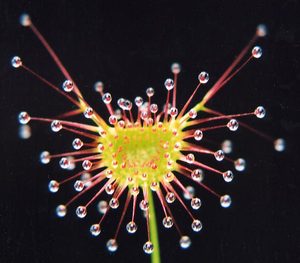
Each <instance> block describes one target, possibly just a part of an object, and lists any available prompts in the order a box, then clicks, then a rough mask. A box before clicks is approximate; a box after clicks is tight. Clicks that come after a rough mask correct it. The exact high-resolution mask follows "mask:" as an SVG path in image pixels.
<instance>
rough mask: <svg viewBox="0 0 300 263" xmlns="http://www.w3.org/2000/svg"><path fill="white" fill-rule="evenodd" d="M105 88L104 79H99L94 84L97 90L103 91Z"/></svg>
mask: <svg viewBox="0 0 300 263" xmlns="http://www.w3.org/2000/svg"><path fill="white" fill-rule="evenodd" d="M103 88H104V84H103V82H102V81H97V82H96V83H95V84H94V89H95V91H96V92H100V93H101V92H102V91H103Z"/></svg>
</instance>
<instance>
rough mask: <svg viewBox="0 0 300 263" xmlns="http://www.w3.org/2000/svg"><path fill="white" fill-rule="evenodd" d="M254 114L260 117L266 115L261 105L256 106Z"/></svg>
mask: <svg viewBox="0 0 300 263" xmlns="http://www.w3.org/2000/svg"><path fill="white" fill-rule="evenodd" d="M254 114H255V115H256V117H257V118H259V119H262V118H264V117H265V116H266V110H265V108H264V107H263V106H258V107H257V108H256V109H255V111H254Z"/></svg>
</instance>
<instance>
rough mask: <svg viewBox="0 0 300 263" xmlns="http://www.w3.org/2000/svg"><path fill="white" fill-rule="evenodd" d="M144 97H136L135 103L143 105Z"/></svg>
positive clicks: (138, 105)
mask: <svg viewBox="0 0 300 263" xmlns="http://www.w3.org/2000/svg"><path fill="white" fill-rule="evenodd" d="M143 102H144V101H143V98H142V97H140V96H138V97H136V98H135V99H134V103H135V105H136V106H137V107H141V106H142V105H143Z"/></svg>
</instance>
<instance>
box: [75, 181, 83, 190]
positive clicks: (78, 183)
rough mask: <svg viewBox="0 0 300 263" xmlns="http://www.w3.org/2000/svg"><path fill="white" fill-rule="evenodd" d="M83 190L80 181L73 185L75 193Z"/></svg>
mask: <svg viewBox="0 0 300 263" xmlns="http://www.w3.org/2000/svg"><path fill="white" fill-rule="evenodd" d="M83 188H84V182H82V181H81V180H77V181H76V182H75V183H74V189H75V190H76V191H77V192H81V191H82V190H83Z"/></svg>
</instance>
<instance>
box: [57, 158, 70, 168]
mask: <svg viewBox="0 0 300 263" xmlns="http://www.w3.org/2000/svg"><path fill="white" fill-rule="evenodd" d="M69 165H70V161H69V159H68V158H67V157H63V158H61V159H60V161H59V166H60V167H61V168H62V169H68V168H69Z"/></svg>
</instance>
